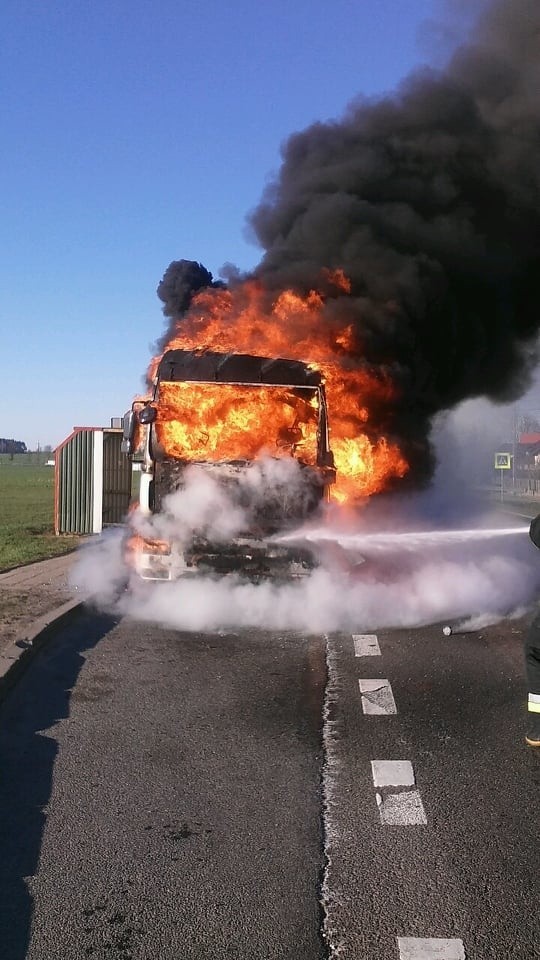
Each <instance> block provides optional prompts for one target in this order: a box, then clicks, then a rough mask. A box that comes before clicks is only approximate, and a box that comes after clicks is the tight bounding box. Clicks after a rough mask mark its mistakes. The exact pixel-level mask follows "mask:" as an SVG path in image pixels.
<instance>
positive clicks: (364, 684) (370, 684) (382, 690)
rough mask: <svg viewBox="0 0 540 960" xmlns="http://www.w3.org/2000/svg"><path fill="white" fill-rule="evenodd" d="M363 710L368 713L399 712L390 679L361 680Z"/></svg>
mask: <svg viewBox="0 0 540 960" xmlns="http://www.w3.org/2000/svg"><path fill="white" fill-rule="evenodd" d="M358 685H359V687H360V693H361V694H362V710H363V711H364V713H365V714H368V715H372V716H374V715H379V716H388V715H390V714H392V713H397V708H396V702H395V700H394V694H393V693H392V687H391V686H390V681H389V680H372V679H370V680H359V681H358Z"/></svg>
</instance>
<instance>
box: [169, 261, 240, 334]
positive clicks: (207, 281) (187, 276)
mask: <svg viewBox="0 0 540 960" xmlns="http://www.w3.org/2000/svg"><path fill="white" fill-rule="evenodd" d="M205 287H214V288H223V287H224V284H223V283H222V281H221V280H214V278H213V276H212V274H211V273H210V271H209V270H207V269H206V267H203V265H202V263H197V261H196V260H173V262H172V263H170V264H169V266H168V267H167V269H166V271H165V273H164V275H163V279H162V280H161V281H160V283H159V284H158V287H157V291H156V292H157V295H158V297H159V299H160V300H162V301H163V304H164V306H163V313H164V314H165V316H166V317H169V318H170V320H171V322H170V323H169V326H168V328H167V330H166V331H165V333H164V334H163V336H162V337H161V339H160V340H159V341H158V343H157V347H156V349H157V350H158V351H162V350H163V349H164V347H165V346H166V344H167V342H168V341H169V340H170V338H171V336H172V334H173V333H174V330H175V329H176V322H177V321H178V320H180V319H181V318H182V317H183V316H185V314H186V313H187V311H188V310H189V306H190V304H191V301H192V299H193V297H194V295H195V294H196V293H197V292H198V291H199V290H203V289H204V288H205Z"/></svg>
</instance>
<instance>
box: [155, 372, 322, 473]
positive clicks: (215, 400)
mask: <svg viewBox="0 0 540 960" xmlns="http://www.w3.org/2000/svg"><path fill="white" fill-rule="evenodd" d="M156 403H157V419H156V423H155V429H156V437H157V442H158V447H159V448H160V450H161V451H163V454H162V455H163V456H164V457H166V458H173V459H179V460H193V461H212V462H216V461H223V460H226V461H233V460H254V459H255V458H256V457H258V456H261V455H263V454H268V455H269V456H273V457H286V456H292V457H296V458H297V459H298V460H301V461H302V462H303V463H307V464H311V465H314V464H315V463H316V462H317V429H318V423H319V397H318V392H317V389H316V388H313V387H287V386H266V385H264V386H259V385H257V384H255V385H251V384H250V385H245V384H238V383H201V382H193V381H181V382H174V383H171V382H166V381H165V382H164V381H161V382H160V384H159V393H158V396H157V397H156Z"/></svg>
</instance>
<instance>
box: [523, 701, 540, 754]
mask: <svg viewBox="0 0 540 960" xmlns="http://www.w3.org/2000/svg"><path fill="white" fill-rule="evenodd" d="M527 707H528V711H527V716H528V721H529V722H528V726H527V734H526V737H525V740H526V742H527V743H528V744H529V746H530V747H540V694H535V693H530V694H529V701H528V704H527Z"/></svg>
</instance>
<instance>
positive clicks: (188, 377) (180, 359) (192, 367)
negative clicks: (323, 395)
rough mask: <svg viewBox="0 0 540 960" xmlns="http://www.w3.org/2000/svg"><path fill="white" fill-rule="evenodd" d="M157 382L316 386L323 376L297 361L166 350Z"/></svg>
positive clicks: (235, 354)
mask: <svg viewBox="0 0 540 960" xmlns="http://www.w3.org/2000/svg"><path fill="white" fill-rule="evenodd" d="M157 380H158V382H159V381H160V380H165V381H167V382H174V381H184V382H185V381H201V382H205V383H244V384H264V385H268V386H286V387H318V386H319V385H320V383H321V381H322V377H321V374H320V373H319V371H318V370H313V369H312V368H311V367H309V366H308V364H307V363H302V362H301V361H300V360H285V359H283V358H282V357H277V358H271V357H254V356H251V355H250V354H247V353H215V352H213V351H210V350H167V352H166V353H164V354H163V356H162V358H161V360H160V363H159V366H158V370H157Z"/></svg>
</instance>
